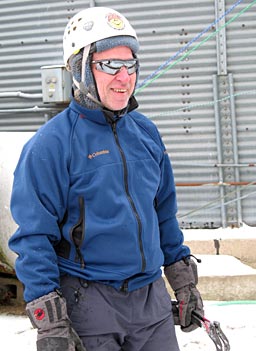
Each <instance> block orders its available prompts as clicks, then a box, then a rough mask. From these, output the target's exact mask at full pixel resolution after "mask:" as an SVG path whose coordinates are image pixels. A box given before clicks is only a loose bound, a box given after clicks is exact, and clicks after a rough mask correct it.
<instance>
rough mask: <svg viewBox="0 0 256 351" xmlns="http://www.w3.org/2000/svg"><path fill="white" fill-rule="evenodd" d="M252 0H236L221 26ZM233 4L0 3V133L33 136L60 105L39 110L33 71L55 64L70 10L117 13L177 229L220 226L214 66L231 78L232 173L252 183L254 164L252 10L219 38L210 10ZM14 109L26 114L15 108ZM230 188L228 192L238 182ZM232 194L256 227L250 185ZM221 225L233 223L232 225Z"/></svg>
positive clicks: (255, 36)
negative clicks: (131, 41) (223, 67)
mask: <svg viewBox="0 0 256 351" xmlns="http://www.w3.org/2000/svg"><path fill="white" fill-rule="evenodd" d="M251 2H252V1H247V0H244V1H242V2H241V3H240V4H239V5H238V6H237V7H236V8H235V9H234V10H233V11H232V12H231V13H229V14H228V15H227V16H225V17H224V18H223V19H222V20H221V23H222V24H223V22H224V23H225V22H227V21H228V20H230V19H231V18H232V17H233V16H234V15H235V14H238V13H239V12H240V11H242V10H243V9H245V8H246V6H247V5H248V4H250V3H251ZM236 3H237V1H235V0H199V1H197V2H195V3H193V6H191V1H189V0H165V1H164V0H163V1H152V0H151V1H135V0H132V1H129V2H128V1H122V0H121V1H116V0H112V1H111V0H110V1H104V0H99V1H84V0H80V1H78V0H72V1H71V0H70V1H65V2H62V1H33V0H27V1H14V0H1V3H0V9H1V12H0V20H1V24H2V26H3V28H4V30H2V31H1V33H0V130H9V131H12V130H36V129H37V128H38V127H39V126H40V125H41V124H43V123H44V122H45V121H46V120H47V119H49V118H51V117H52V116H53V115H54V114H55V113H56V112H57V111H58V110H59V109H62V108H63V106H56V105H43V104H42V102H41V98H40V97H39V95H40V94H41V77H40V67H41V66H44V65H54V64H61V63H62V34H63V29H64V27H65V25H66V23H67V21H68V19H69V18H70V17H71V16H72V15H73V14H75V13H76V12H77V11H79V10H80V9H83V8H85V7H89V6H93V5H94V6H108V7H112V8H115V9H116V10H119V11H121V12H122V13H124V14H125V15H126V16H127V17H128V19H129V20H130V21H131V23H132V24H133V25H134V27H135V28H136V31H137V34H138V37H139V41H140V45H141V50H140V59H141V72H140V79H139V89H138V90H137V93H136V97H137V99H138V101H139V104H140V111H141V112H143V113H145V114H146V115H147V116H149V117H150V118H151V119H152V120H153V121H154V122H155V123H156V124H157V126H158V127H159V130H160V132H161V135H162V137H163V140H164V142H165V144H166V147H167V150H168V153H169V155H170V158H171V161H172V164H173V169H174V175H175V180H176V184H177V197H178V204H179V213H178V218H179V221H180V224H181V226H182V227H183V228H217V227H219V226H223V225H224V226H225V225H226V223H227V221H226V217H228V218H229V213H228V211H232V208H228V209H227V206H226V205H225V202H227V201H229V200H230V196H231V195H230V194H227V193H226V190H225V189H227V186H220V183H221V182H222V181H223V179H224V180H225V181H226V180H227V179H228V175H226V173H227V172H226V171H227V170H228V171H229V169H230V168H232V167H226V166H225V165H224V166H223V165H222V166H220V165H218V162H219V157H220V155H219V150H220V149H221V148H223V145H222V144H225V140H224V139H225V135H223V133H222V134H221V135H218V128H217V126H218V123H219V122H220V123H222V119H223V114H222V112H221V108H222V107H223V106H222V105H223V104H222V105H221V102H218V101H216V100H217V99H218V98H217V97H216V96H215V95H214V83H213V82H214V80H213V77H217V78H218V79H217V80H218V82H219V78H220V79H221V77H220V75H219V72H218V65H219V64H227V72H226V73H227V74H226V77H227V79H228V74H231V75H232V79H233V84H234V94H233V95H234V97H233V100H232V101H234V104H235V118H236V127H237V130H236V133H235V134H236V136H237V143H238V159H239V167H233V168H232V171H233V170H234V173H235V174H236V176H237V177H239V181H240V182H241V184H242V182H243V183H245V184H248V183H250V182H253V181H255V167H252V166H251V167H246V166H245V165H246V164H247V165H248V164H249V163H250V164H251V165H252V164H253V163H255V160H254V158H255V157H254V148H255V146H254V145H255V133H256V124H255V123H256V122H255V118H254V116H255V107H256V106H255V92H254V93H253V90H255V78H256V77H255V74H256V73H255V72H256V62H255V51H256V49H255V47H256V45H255V41H256V28H255V23H256V21H255V20H256V18H255V9H256V6H254V7H252V8H250V9H249V10H248V11H245V12H244V13H243V14H242V15H241V16H239V17H238V18H237V19H236V20H234V21H233V22H232V23H230V24H229V25H228V26H227V27H226V28H225V32H224V31H220V33H218V34H216V33H214V32H215V30H216V28H217V25H218V24H217V23H215V22H216V19H217V18H218V17H219V16H220V14H219V13H218V11H217V13H215V12H216V6H222V9H221V10H222V13H223V12H225V11H227V10H228V9H229V8H231V7H232V6H234V5H235V4H236ZM206 29H207V31H206ZM221 36H224V37H225V38H224V39H225V40H226V42H225V47H224V48H223V49H224V51H225V53H226V62H224V63H223V62H222V63H221V60H220V57H219V56H220V55H222V54H223V52H221V51H219V52H218V50H219V49H220V47H219V46H218V43H217V38H218V39H219V38H220V37H221ZM195 39H197V40H195ZM222 40H223V38H222ZM167 60H168V62H169V63H168V64H169V65H170V66H169V68H168V69H166V71H165V73H164V74H162V75H160V76H159V77H158V78H157V79H155V80H153V81H151V80H147V81H146V84H148V85H147V86H145V87H143V86H141V84H142V83H143V82H145V79H146V78H149V76H150V75H152V73H154V72H156V71H157V70H158V69H159V67H160V66H162V65H163V63H165V62H167ZM168 64H167V66H165V67H168ZM158 72H161V71H158ZM152 78H153V77H151V79H152ZM153 79H154V78H153ZM10 91H11V92H17V91H22V92H24V93H27V94H30V96H29V98H28V97H27V98H26V99H25V98H21V97H8V98H7V97H5V98H3V94H4V93H5V92H10ZM222 91H223V89H222ZM1 94H2V98H1ZM38 94H39V95H38ZM214 100H215V101H214ZM220 100H221V99H220ZM229 100H231V99H230V98H229V99H228V103H227V106H228V108H230V103H229ZM33 107H34V108H33ZM6 109H8V110H10V111H6ZM13 109H14V110H13ZM21 109H27V110H24V112H20V110H21ZM3 110H5V111H6V112H5V113H3ZM16 110H17V112H15V111H16ZM219 110H220V119H221V120H220V121H218V111H219ZM222 132H223V131H222ZM233 134H234V133H233ZM233 134H232V133H231V134H230V137H232V136H233ZM224 151H225V150H224ZM241 165H242V166H241ZM237 170H238V171H239V174H238V175H237V173H236V172H237ZM222 177H224V178H222ZM229 188H230V189H233V188H234V189H235V190H234V191H236V189H237V186H236V187H235V186H233V187H229ZM223 189H224V190H223ZM240 190H241V192H237V193H236V196H240V197H244V196H247V197H246V198H244V199H242V202H241V204H242V217H243V218H242V220H243V222H245V223H247V224H249V225H256V220H255V218H256V216H255V206H252V204H253V202H255V195H253V194H252V192H253V186H250V185H248V186H243V187H239V191H240ZM232 191H233V190H231V191H230V193H231V192H232ZM234 191H233V192H234ZM223 195H224V196H223ZM222 197H223V199H222ZM235 201H236V199H235ZM231 217H232V216H231ZM234 217H235V216H234ZM239 220H240V218H239V219H238V220H235V222H234V225H240V223H239ZM227 225H232V221H230V222H229V221H228V224H227Z"/></svg>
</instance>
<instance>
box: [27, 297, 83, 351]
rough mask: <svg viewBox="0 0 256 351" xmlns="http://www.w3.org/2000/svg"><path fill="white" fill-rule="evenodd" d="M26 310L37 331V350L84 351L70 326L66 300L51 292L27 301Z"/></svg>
mask: <svg viewBox="0 0 256 351" xmlns="http://www.w3.org/2000/svg"><path fill="white" fill-rule="evenodd" d="M26 312H27V314H28V317H29V318H30V321H31V323H32V325H33V327H34V328H37V329H38V333H37V351H86V349H85V347H84V346H83V344H82V341H81V340H80V338H79V336H78V335H77V333H76V332H75V330H74V329H73V328H72V327H71V323H70V320H69V318H68V315H67V308H66V301H65V299H64V298H63V297H62V296H61V295H60V294H58V293H57V292H51V293H49V294H48V295H44V296H42V297H40V298H39V299H36V300H33V301H31V302H29V303H28V304H27V306H26Z"/></svg>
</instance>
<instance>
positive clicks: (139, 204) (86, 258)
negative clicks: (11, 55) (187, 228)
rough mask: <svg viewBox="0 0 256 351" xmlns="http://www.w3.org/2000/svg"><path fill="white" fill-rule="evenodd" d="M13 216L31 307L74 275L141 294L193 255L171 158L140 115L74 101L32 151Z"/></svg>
mask: <svg viewBox="0 0 256 351" xmlns="http://www.w3.org/2000/svg"><path fill="white" fill-rule="evenodd" d="M11 210H12V215H13V218H14V220H15V221H16V223H17V224H18V229H17V231H16V232H15V233H14V234H13V236H12V237H11V238H10V240H9V246H10V248H11V249H12V250H13V251H15V252H16V253H17V254H18V258H17V260H16V266H15V269H16V273H17V276H18V278H19V279H20V281H21V282H22V283H23V284H24V287H25V289H24V299H25V301H27V302H28V301H31V300H33V299H35V298H38V297H40V296H42V295H44V294H48V293H49V292H51V291H53V290H54V289H56V288H59V276H60V274H65V273H68V274H71V275H74V276H77V277H82V278H84V279H87V280H94V281H100V282H102V283H105V284H110V285H112V286H114V287H115V288H116V289H121V288H125V289H127V290H128V291H132V290H135V289H137V288H140V287H142V286H144V285H146V284H148V283H150V282H152V281H154V280H156V279H157V278H158V277H159V276H160V275H161V266H162V265H169V264H172V263H174V262H176V261H178V260H180V259H181V258H182V257H184V256H187V255H188V254H189V253H190V252H189V248H188V247H186V246H184V245H183V234H182V232H181V230H180V229H179V226H178V222H177V219H176V210H177V208H176V193H175V187H174V179H173V173H172V169H171V165H170V161H169V157H168V154H167V152H166V150H165V147H164V145H163V143H162V140H161V137H160V135H159V133H158V131H157V129H156V126H155V125H154V124H153V123H152V122H151V121H150V120H149V119H148V118H146V117H145V116H143V115H142V114H140V113H138V112H136V111H131V112H128V113H126V114H124V115H123V116H122V117H115V116H114V115H112V116H111V114H110V113H106V112H103V111H101V110H88V109H86V108H83V107H81V106H80V105H79V104H77V103H76V102H75V101H72V102H71V104H70V106H69V107H68V108H67V109H65V110H64V111H63V112H61V113H60V114H58V115H57V116H55V117H54V118H53V119H51V120H50V121H49V122H47V123H46V124H45V125H43V126H42V127H41V128H40V129H39V130H38V131H37V133H36V134H35V135H34V136H33V137H32V138H31V139H30V140H29V141H28V142H27V144H26V145H25V146H24V148H23V150H22V153H21V156H20V160H19V162H18V165H17V167H16V170H15V173H14V183H13V191H12V200H11Z"/></svg>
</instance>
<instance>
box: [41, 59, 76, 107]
mask: <svg viewBox="0 0 256 351" xmlns="http://www.w3.org/2000/svg"><path fill="white" fill-rule="evenodd" d="M41 77H42V93H43V102H45V103H50V102H55V103H68V102H69V101H70V95H71V87H72V77H71V74H70V72H68V71H67V70H66V68H65V66H64V65H57V66H42V67H41Z"/></svg>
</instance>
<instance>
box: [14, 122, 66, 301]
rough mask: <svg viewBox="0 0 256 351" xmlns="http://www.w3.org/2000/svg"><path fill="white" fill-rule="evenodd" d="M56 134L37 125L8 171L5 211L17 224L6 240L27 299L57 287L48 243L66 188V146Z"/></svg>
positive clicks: (55, 228)
mask: <svg viewBox="0 0 256 351" xmlns="http://www.w3.org/2000/svg"><path fill="white" fill-rule="evenodd" d="M63 144H64V143H63V142H62V141H61V139H60V137H58V136H56V135H52V134H50V135H49V133H48V132H47V129H42V130H39V131H38V132H37V133H36V134H35V135H34V137H33V138H32V139H31V140H30V141H29V142H28V143H27V144H26V145H25V147H24V148H23V151H22V153H21V156H20V159H19V162H18V165H17V167H16V170H15V172H14V182H13V189H12V197H11V212H12V216H13V218H14V220H15V222H16V223H17V225H18V228H17V230H16V232H15V233H14V234H13V235H12V237H11V238H10V240H9V247H10V249H11V250H13V251H14V252H16V253H17V255H18V257H17V259H16V263H15V271H16V274H17V277H18V278H19V280H20V281H21V282H22V283H23V285H24V299H25V301H26V302H29V301H31V300H33V299H35V298H38V297H40V296H42V295H45V294H48V293H49V292H51V291H53V290H54V289H56V288H58V287H59V270H58V265H57V257H56V254H55V250H54V244H55V243H57V242H58V240H60V230H59V223H60V221H61V220H62V218H63V217H64V214H65V208H66V201H67V189H68V182H69V177H68V168H67V157H68V155H67V154H68V152H67V151H66V150H65V148H64V149H63Z"/></svg>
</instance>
